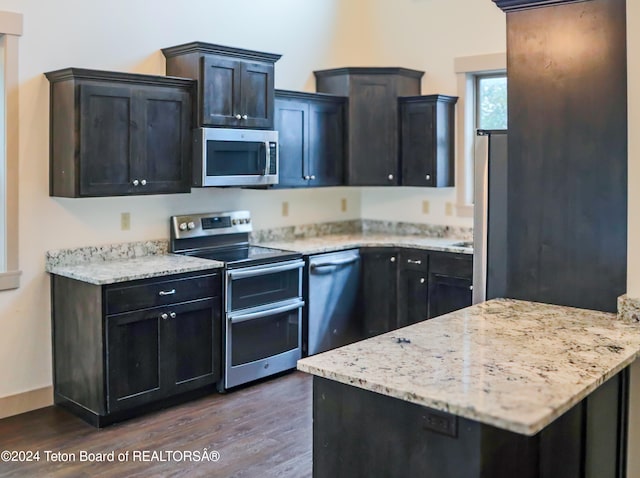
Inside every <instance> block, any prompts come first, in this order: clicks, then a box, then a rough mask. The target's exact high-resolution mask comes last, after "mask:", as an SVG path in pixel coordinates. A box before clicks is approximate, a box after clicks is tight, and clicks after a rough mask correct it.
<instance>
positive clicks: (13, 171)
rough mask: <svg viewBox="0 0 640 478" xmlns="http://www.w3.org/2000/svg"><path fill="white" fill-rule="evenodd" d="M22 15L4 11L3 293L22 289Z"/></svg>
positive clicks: (0, 88)
mask: <svg viewBox="0 0 640 478" xmlns="http://www.w3.org/2000/svg"><path fill="white" fill-rule="evenodd" d="M20 35H22V15H20V14H19V13H13V12H2V11H0V290H4V289H15V288H17V287H19V285H20V274H21V272H20V270H19V267H18V138H19V127H18V38H19V37H20Z"/></svg>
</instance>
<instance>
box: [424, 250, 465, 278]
mask: <svg viewBox="0 0 640 478" xmlns="http://www.w3.org/2000/svg"><path fill="white" fill-rule="evenodd" d="M429 272H431V273H434V274H442V275H447V276H452V277H461V278H467V279H471V276H472V275H473V258H472V257H471V256H470V255H467V254H454V253H450V252H449V253H441V254H432V255H431V263H430V264H429Z"/></svg>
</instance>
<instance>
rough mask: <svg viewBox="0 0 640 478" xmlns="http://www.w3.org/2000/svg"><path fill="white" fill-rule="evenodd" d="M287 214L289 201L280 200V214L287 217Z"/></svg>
mask: <svg viewBox="0 0 640 478" xmlns="http://www.w3.org/2000/svg"><path fill="white" fill-rule="evenodd" d="M288 215H289V202H288V201H283V202H282V216H283V217H287V216H288Z"/></svg>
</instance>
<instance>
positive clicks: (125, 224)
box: [120, 212, 131, 231]
mask: <svg viewBox="0 0 640 478" xmlns="http://www.w3.org/2000/svg"><path fill="white" fill-rule="evenodd" d="M120 229H121V230H122V231H128V230H129V229H131V213H128V212H123V213H121V214H120Z"/></svg>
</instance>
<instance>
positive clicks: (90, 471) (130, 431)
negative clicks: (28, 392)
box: [0, 372, 312, 478]
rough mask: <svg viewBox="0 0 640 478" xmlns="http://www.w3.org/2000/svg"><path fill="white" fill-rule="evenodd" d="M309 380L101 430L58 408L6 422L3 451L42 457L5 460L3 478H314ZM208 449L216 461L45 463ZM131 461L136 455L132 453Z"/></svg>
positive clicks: (276, 383) (289, 380) (297, 376)
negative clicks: (54, 455) (52, 455)
mask: <svg viewBox="0 0 640 478" xmlns="http://www.w3.org/2000/svg"><path fill="white" fill-rule="evenodd" d="M311 394H312V381H311V377H310V376H307V375H305V374H302V373H300V372H294V373H290V374H287V375H284V376H281V377H277V378H273V379H271V380H268V381H265V382H262V383H258V384H255V385H251V386H248V387H245V388H243V389H240V390H236V391H233V392H230V393H227V394H224V395H220V394H213V395H210V396H207V397H205V398H202V399H199V400H195V401H192V402H189V403H185V404H183V405H178V406H175V407H173V408H170V409H166V410H161V411H158V412H154V413H150V414H147V415H144V416H141V417H138V418H134V419H131V420H128V421H126V422H122V423H117V424H115V425H111V426H109V427H106V428H103V429H100V430H98V429H96V428H93V427H91V426H90V425H87V424H86V423H85V422H83V421H81V420H80V419H79V418H76V417H75V416H73V415H71V414H70V413H68V412H66V411H65V410H63V409H60V408H59V407H47V408H43V409H41V410H36V411H33V412H29V413H25V414H22V415H18V416H15V417H9V418H5V419H3V420H0V451H2V450H18V451H33V452H35V451H40V461H39V462H32V463H12V462H10V463H6V462H2V461H0V477H3V478H4V477H20V478H23V477H45V476H46V477H107V476H117V477H120V476H126V477H145V478H146V477H152V476H154V477H155V476H159V477H160V476H161V477H182V476H184V477H199V476H207V477H225V478H227V477H234V478H240V477H243V478H253V477H276V476H277V477H286V478H288V477H296V478H297V477H309V476H311V466H312V465H311V442H312V439H311V436H312V430H311ZM204 448H207V449H208V450H209V451H212V450H217V451H218V452H219V453H220V460H219V461H218V462H195V461H182V462H175V461H168V462H160V461H153V462H141V461H137V462H134V461H132V460H129V461H127V462H124V463H97V462H84V463H81V462H79V461H76V462H67V463H53V462H51V461H49V462H48V461H47V460H46V458H45V456H44V451H45V450H51V451H54V452H65V453H72V454H75V455H76V456H77V457H78V460H79V453H80V451H81V450H84V451H87V452H99V453H108V452H110V451H115V455H116V456H117V455H118V453H120V452H126V451H129V452H130V454H131V453H133V451H134V450H138V451H142V450H147V451H149V452H154V451H155V452H159V451H196V450H198V451H200V452H201V451H202V450H203V449H204ZM130 456H131V455H130Z"/></svg>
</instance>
